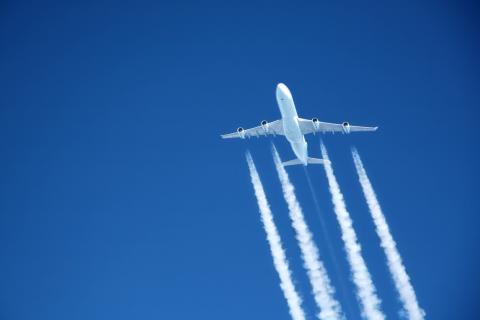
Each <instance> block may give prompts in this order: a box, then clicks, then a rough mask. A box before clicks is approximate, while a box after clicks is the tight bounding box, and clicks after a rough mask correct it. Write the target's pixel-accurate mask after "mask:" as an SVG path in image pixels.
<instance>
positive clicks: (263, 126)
mask: <svg viewBox="0 0 480 320" xmlns="http://www.w3.org/2000/svg"><path fill="white" fill-rule="evenodd" d="M260 125H261V126H262V128H263V131H265V133H268V122H267V120H263V121H262V122H260Z"/></svg>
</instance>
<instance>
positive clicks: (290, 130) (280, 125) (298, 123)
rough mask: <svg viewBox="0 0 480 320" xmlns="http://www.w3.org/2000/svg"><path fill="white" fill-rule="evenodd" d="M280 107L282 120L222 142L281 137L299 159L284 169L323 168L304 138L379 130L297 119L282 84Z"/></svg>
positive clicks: (291, 100) (246, 130) (279, 99)
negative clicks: (310, 155)
mask: <svg viewBox="0 0 480 320" xmlns="http://www.w3.org/2000/svg"><path fill="white" fill-rule="evenodd" d="M276 97H277V103H278V108H279V109H280V113H281V115H282V118H281V119H280V120H275V121H273V122H267V121H266V120H263V121H262V122H260V126H258V127H254V128H251V129H243V128H242V127H239V128H238V129H237V131H236V132H233V133H229V134H223V135H221V137H222V138H223V139H230V138H241V139H245V138H250V137H254V136H255V137H259V136H267V135H273V136H277V135H282V136H285V138H286V139H287V140H288V142H289V143H290V146H291V147H292V150H293V153H294V154H295V155H296V156H297V158H296V159H293V160H290V161H285V162H283V165H284V166H292V165H304V166H307V165H308V164H323V163H324V160H323V159H317V158H312V157H309V156H308V146H307V142H306V141H305V135H306V134H309V133H313V134H315V133H317V132H320V133H325V132H332V133H334V132H342V133H345V134H348V133H350V132H357V131H376V130H377V129H378V127H362V126H352V125H350V124H349V123H348V122H343V123H329V122H321V121H319V120H318V118H313V119H312V120H308V119H302V118H299V117H298V114H297V109H296V108H295V103H294V102H293V97H292V93H291V92H290V90H289V89H288V88H287V86H286V85H285V84H283V83H279V84H278V85H277V92H276Z"/></svg>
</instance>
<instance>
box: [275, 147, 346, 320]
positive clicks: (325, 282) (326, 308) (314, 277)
mask: <svg viewBox="0 0 480 320" xmlns="http://www.w3.org/2000/svg"><path fill="white" fill-rule="evenodd" d="M272 153H273V158H274V161H275V166H276V168H277V172H278V177H279V179H280V182H281V185H282V190H283V196H284V198H285V201H286V202H287V205H288V211H289V215H290V219H291V220H292V226H293V228H294V230H295V234H296V238H297V241H298V243H299V245H300V250H301V251H302V259H303V265H304V267H305V269H306V270H307V275H308V278H309V280H310V283H311V285H312V289H313V291H312V293H313V296H314V299H315V302H316V304H317V306H318V308H319V309H320V313H319V314H318V318H319V319H322V320H327V319H328V320H332V319H343V315H342V311H341V308H340V304H339V303H338V301H337V300H336V299H335V298H334V296H333V295H334V293H335V290H334V289H333V287H332V285H331V284H330V279H329V278H328V274H327V271H326V270H325V267H324V266H323V263H322V261H321V260H320V256H319V253H318V248H317V246H316V245H315V242H314V241H313V237H312V233H311V232H310V230H309V228H308V226H307V223H306V222H305V218H304V216H303V212H302V208H301V207H300V204H299V203H298V201H297V198H296V196H295V190H294V187H293V185H292V184H291V182H290V179H289V177H288V174H287V172H286V171H285V168H284V167H283V165H282V161H281V160H280V156H279V155H278V152H277V149H276V148H275V146H274V145H273V144H272Z"/></svg>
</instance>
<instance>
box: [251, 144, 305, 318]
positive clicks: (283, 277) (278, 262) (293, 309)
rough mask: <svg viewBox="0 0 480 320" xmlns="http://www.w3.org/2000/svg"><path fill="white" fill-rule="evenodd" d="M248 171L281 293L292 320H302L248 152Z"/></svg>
mask: <svg viewBox="0 0 480 320" xmlns="http://www.w3.org/2000/svg"><path fill="white" fill-rule="evenodd" d="M246 157H247V163H248V169H249V170H250V178H251V179H252V184H253V189H254V191H255V196H256V198H257V203H258V208H259V210H260V215H261V218H262V222H263V228H264V229H265V232H266V234H267V240H268V244H269V245H270V251H271V253H272V257H273V264H274V266H275V270H277V273H278V276H279V278H280V288H281V289H282V291H283V295H284V296H285V299H286V300H287V304H288V308H289V312H290V315H291V316H292V319H294V320H304V319H305V312H304V311H303V309H302V306H301V305H302V300H301V299H300V296H299V294H298V293H297V291H296V290H295V286H294V284H293V281H292V275H291V272H290V269H289V266H288V261H287V257H286V255H285V251H284V250H283V247H282V240H281V239H280V235H279V233H278V230H277V227H276V226H275V222H274V221H273V214H272V211H271V210H270V206H269V204H268V201H267V197H266V195H265V191H264V189H263V185H262V181H261V180H260V177H259V175H258V172H257V169H256V168H255V164H254V163H253V159H252V156H251V155H250V152H247V154H246Z"/></svg>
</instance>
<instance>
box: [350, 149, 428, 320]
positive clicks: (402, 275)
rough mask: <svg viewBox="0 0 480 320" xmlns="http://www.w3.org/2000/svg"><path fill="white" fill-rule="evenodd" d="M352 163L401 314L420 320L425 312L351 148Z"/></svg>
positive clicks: (356, 153)
mask: <svg viewBox="0 0 480 320" xmlns="http://www.w3.org/2000/svg"><path fill="white" fill-rule="evenodd" d="M352 156H353V161H354V163H355V168H356V169H357V174H358V179H359V181H360V184H361V185H362V190H363V194H364V195H365V199H366V200H367V204H368V208H369V209H370V214H371V215H372V219H373V222H374V223H375V229H376V231H377V235H378V237H379V238H380V243H381V246H382V248H383V250H384V251H385V255H386V257H387V265H388V269H389V270H390V274H391V276H392V278H393V282H394V283H395V287H396V288H397V291H398V294H399V296H400V301H401V302H402V303H403V308H404V310H402V311H403V312H402V313H405V314H406V315H408V318H409V319H411V320H420V319H423V318H424V317H425V312H424V311H423V310H422V309H421V308H420V306H419V304H418V301H417V297H416V295H415V291H414V290H413V287H412V284H411V283H410V278H409V277H408V275H407V271H406V270H405V266H404V265H403V263H402V258H401V257H400V253H399V252H398V249H397V245H396V243H395V240H393V237H392V234H391V233H390V230H389V228H388V224H387V221H386V219H385V216H384V215H383V212H382V209H381V208H380V204H379V203H378V200H377V196H376V194H375V191H374V190H373V187H372V184H371V183H370V180H369V179H368V176H367V172H366V171H365V168H364V167H363V163H362V160H361V159H360V155H359V154H358V151H357V149H355V148H352Z"/></svg>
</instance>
